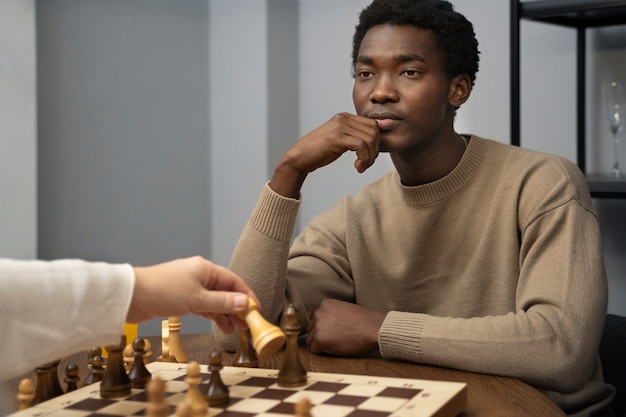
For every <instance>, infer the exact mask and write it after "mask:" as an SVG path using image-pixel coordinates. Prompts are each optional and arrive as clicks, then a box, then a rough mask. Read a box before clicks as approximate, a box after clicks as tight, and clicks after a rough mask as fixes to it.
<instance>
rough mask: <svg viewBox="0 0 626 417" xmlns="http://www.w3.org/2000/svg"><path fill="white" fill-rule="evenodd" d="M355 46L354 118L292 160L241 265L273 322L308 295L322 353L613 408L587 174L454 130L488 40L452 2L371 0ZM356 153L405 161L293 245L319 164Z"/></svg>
mask: <svg viewBox="0 0 626 417" xmlns="http://www.w3.org/2000/svg"><path fill="white" fill-rule="evenodd" d="M353 48H354V49H353V70H354V78H355V81H354V89H353V101H354V105H355V108H356V115H354V114H348V113H342V114H338V115H336V116H334V117H333V118H331V119H330V120H329V121H328V122H326V123H325V124H323V125H322V126H320V127H319V128H317V129H315V130H314V131H312V132H311V133H309V134H308V135H306V136H304V137H303V138H301V139H300V140H299V141H298V142H297V143H296V144H295V145H294V146H293V147H292V148H291V149H290V150H289V151H288V152H287V153H286V154H285V155H284V157H283V158H282V160H281V161H280V163H279V164H278V166H277V167H276V169H275V171H274V174H273V177H272V179H271V181H270V182H269V183H268V185H267V186H266V187H265V188H264V190H263V192H262V195H261V198H260V200H259V202H258V204H257V206H256V208H255V209H254V211H253V213H252V216H251V218H250V220H249V222H248V224H247V225H246V227H245V230H244V232H243V234H242V236H241V239H240V241H239V243H238V245H237V248H236V250H235V253H234V255H233V258H232V262H231V268H232V269H233V270H234V271H235V272H237V273H238V274H240V275H241V276H242V277H243V278H244V279H245V280H246V281H247V282H248V284H249V285H250V286H251V288H252V289H253V290H254V291H255V293H256V294H257V295H258V296H259V298H260V300H261V302H262V303H263V314H264V315H265V316H266V317H268V318H269V319H270V320H272V321H274V322H278V321H279V320H280V314H281V312H282V310H283V308H284V307H285V306H286V305H287V303H293V304H294V305H295V307H296V308H297V309H298V311H299V317H300V323H301V325H302V326H303V328H304V329H306V330H307V333H308V336H307V344H308V345H309V346H310V348H311V350H312V351H313V352H320V353H321V352H324V353H328V354H334V355H356V354H361V353H364V352H370V351H379V352H380V354H381V355H382V356H383V357H385V358H394V359H403V360H409V361H415V362H418V363H425V364H429V365H437V366H444V367H450V368H457V369H461V370H466V371H472V372H480V373H486V374H495V375H504V376H509V377H514V378H519V379H521V380H523V381H525V382H527V383H529V384H531V385H533V386H534V387H536V388H538V389H540V390H542V391H543V392H545V393H546V394H547V395H548V396H549V397H550V398H552V399H553V400H554V401H556V402H557V403H558V404H559V405H560V406H561V407H562V408H563V410H565V412H566V413H568V414H570V415H581V416H582V415H590V414H591V413H592V412H594V411H597V410H603V409H604V407H605V406H606V404H607V403H608V401H609V399H610V398H611V396H612V395H613V394H612V390H611V388H610V387H609V386H608V385H605V384H604V383H603V382H602V375H601V369H600V364H599V359H598V353H597V350H598V344H599V341H600V337H601V333H602V328H603V322H604V317H605V314H606V303H607V283H606V277H605V272H604V267H603V260H602V253H601V247H600V234H599V228H598V223H597V218H596V215H595V214H594V212H593V208H592V204H591V199H590V195H589V191H588V188H587V185H586V183H585V179H584V176H583V175H582V174H581V172H580V171H579V170H578V168H577V167H576V166H575V165H574V164H572V163H571V162H569V161H567V160H565V159H563V158H559V157H555V156H550V155H545V154H541V153H537V152H533V151H530V150H526V149H520V148H516V147H512V146H509V145H505V144H502V143H498V142H495V141H491V140H488V139H483V138H480V137H478V136H474V135H460V134H458V133H457V132H455V130H454V126H453V125H454V123H453V122H454V116H455V111H456V110H457V109H458V108H459V107H460V106H461V105H462V104H463V103H465V101H466V100H467V99H468V98H469V96H470V92H471V90H472V87H473V85H474V80H475V76H476V72H477V70H478V47H477V41H476V39H475V36H474V32H473V28H472V25H471V23H469V22H468V21H467V20H466V19H465V18H464V17H463V16H462V15H460V14H458V13H456V12H455V11H454V10H453V8H452V6H451V5H450V4H449V3H448V2H445V1H438V0H374V2H373V3H372V4H371V5H370V6H368V7H367V8H366V9H365V10H363V12H362V13H361V15H360V20H359V24H358V26H357V28H356V32H355V35H354V45H353ZM348 151H353V152H355V153H356V158H357V159H356V161H355V168H356V169H357V171H359V172H363V171H365V170H366V169H368V167H370V166H371V165H372V164H373V163H374V161H375V159H376V157H377V156H378V154H379V153H381V152H385V153H389V155H390V157H391V159H392V161H393V164H394V166H395V170H394V171H393V172H391V173H389V174H388V175H386V176H384V177H383V178H381V179H380V180H378V181H376V182H374V183H372V184H369V185H368V186H366V187H364V188H363V189H362V190H361V191H360V192H359V193H358V194H357V195H356V196H354V197H345V198H344V199H342V201H340V202H339V203H338V205H337V206H336V207H335V208H333V209H331V210H329V211H328V212H325V213H322V214H321V215H319V216H318V217H317V218H315V219H313V220H312V221H311V222H310V224H309V225H308V226H307V227H306V228H305V230H304V231H303V232H302V234H301V235H300V236H299V237H298V238H297V239H296V240H295V242H294V244H293V246H292V247H291V249H290V248H289V242H290V238H291V234H292V232H293V227H294V224H295V221H296V215H297V212H298V207H299V203H300V200H299V198H300V189H301V186H302V184H303V182H304V180H305V178H306V176H307V174H308V173H310V172H312V171H314V170H316V169H319V168H321V167H323V166H325V165H327V164H330V163H332V162H333V161H335V160H336V159H337V158H338V157H339V156H341V155H342V154H343V153H344V152H348ZM218 338H219V339H220V340H221V341H222V342H223V345H224V346H225V347H226V348H228V349H235V348H236V347H237V340H236V337H230V338H228V337H226V336H224V335H218Z"/></svg>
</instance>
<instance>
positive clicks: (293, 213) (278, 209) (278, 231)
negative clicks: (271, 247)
mask: <svg viewBox="0 0 626 417" xmlns="http://www.w3.org/2000/svg"><path fill="white" fill-rule="evenodd" d="M300 203H301V200H296V199H294V198H287V197H283V196H282V195H280V194H278V193H276V192H275V191H274V190H272V189H271V188H270V186H269V182H268V183H266V184H265V187H264V188H263V191H262V193H261V198H260V199H259V201H258V203H257V205H256V207H255V208H254V210H253V211H252V215H251V216H250V224H251V225H252V226H253V227H254V228H255V229H256V230H258V231H259V232H260V233H262V234H264V235H266V236H268V237H271V238H273V239H276V240H279V241H285V240H289V239H291V235H292V234H293V228H294V225H295V223H296V218H297V216H298V209H299V208H300Z"/></svg>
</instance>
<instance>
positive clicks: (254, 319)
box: [239, 297, 285, 358]
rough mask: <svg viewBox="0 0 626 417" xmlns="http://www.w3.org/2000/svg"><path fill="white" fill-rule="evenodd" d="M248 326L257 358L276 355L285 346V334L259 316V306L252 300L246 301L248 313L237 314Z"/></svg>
mask: <svg viewBox="0 0 626 417" xmlns="http://www.w3.org/2000/svg"><path fill="white" fill-rule="evenodd" d="M239 317H240V318H241V319H242V320H245V322H246V323H247V324H248V327H249V328H250V333H251V335H252V345H253V346H254V350H256V352H257V353H258V354H259V357H261V358H264V357H267V356H270V355H273V354H274V353H276V352H277V351H278V350H279V349H280V348H282V347H283V345H284V344H285V334H284V333H283V332H282V330H280V328H279V327H278V326H274V325H273V324H271V323H269V322H268V321H267V320H265V319H264V318H263V316H261V313H260V312H259V306H258V305H257V303H256V301H254V299H253V298H251V297H250V298H249V299H248V311H246V312H244V313H241V314H239Z"/></svg>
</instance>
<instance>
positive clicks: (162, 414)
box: [146, 377, 170, 417]
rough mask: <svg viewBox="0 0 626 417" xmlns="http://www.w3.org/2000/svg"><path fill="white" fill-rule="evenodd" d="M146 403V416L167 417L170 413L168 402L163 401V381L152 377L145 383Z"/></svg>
mask: <svg viewBox="0 0 626 417" xmlns="http://www.w3.org/2000/svg"><path fill="white" fill-rule="evenodd" d="M146 391H147V394H148V405H147V406H146V417H167V416H169V415H170V407H169V404H168V403H167V402H166V401H165V381H163V380H162V379H161V378H159V377H154V378H153V379H151V380H150V381H149V382H148V383H147V384H146Z"/></svg>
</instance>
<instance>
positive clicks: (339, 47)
mask: <svg viewBox="0 0 626 417" xmlns="http://www.w3.org/2000/svg"><path fill="white" fill-rule="evenodd" d="M368 3H369V0H342V1H341V2H337V1H335V0H299V1H297V2H296V1H293V0H291V1H290V0H266V1H263V2H259V1H256V2H251V1H244V0H230V1H228V0H205V1H178V2H170V1H167V0H138V1H135V2H127V1H119V0H117V1H116V0H108V1H98V0H56V1H40V2H38V3H37V6H38V17H39V22H38V23H39V25H38V26H39V27H38V30H39V32H38V38H37V39H38V41H39V42H40V44H39V46H38V48H39V50H38V53H39V59H40V62H39V68H38V69H39V85H40V86H39V93H40V96H39V123H40V126H39V169H40V174H39V189H40V192H39V195H40V201H39V229H40V233H39V254H38V255H39V256H40V257H43V258H51V257H65V256H70V257H85V258H87V259H104V260H110V261H116V262H119V261H130V262H135V263H148V262H157V261H160V260H164V259H169V258H172V257H176V256H187V255H191V254H202V255H205V256H208V257H210V258H212V259H214V260H215V261H216V262H218V263H221V264H227V263H228V260H229V257H230V253H231V251H232V249H233V247H234V245H235V242H236V240H237V237H238V235H239V233H240V231H241V229H242V228H243V225H244V224H245V222H246V220H247V218H248V216H249V214H250V211H251V210H252V208H253V206H254V203H255V202H256V199H257V197H258V195H259V193H260V190H261V187H262V185H263V183H264V182H265V181H267V179H268V178H269V176H270V175H271V171H272V169H273V166H274V165H275V163H276V161H277V160H278V158H280V156H281V155H282V153H283V152H284V150H286V149H287V148H288V147H289V146H290V144H291V143H293V142H294V141H295V140H297V139H298V137H299V136H301V135H303V134H305V133H307V132H308V131H310V130H311V129H313V128H315V127H316V126H318V125H319V124H321V123H323V122H324V121H326V120H327V119H329V118H330V117H331V116H332V115H333V114H334V113H337V112H340V111H353V106H352V102H351V86H352V78H351V77H350V71H349V70H350V65H349V64H350V61H349V60H350V48H351V36H352V31H353V28H354V25H355V24H356V18H357V14H358V12H359V11H360V10H361V8H362V7H364V6H365V5H367V4H368ZM454 3H455V4H456V6H457V8H458V10H460V11H461V12H463V13H465V14H466V15H467V16H468V18H469V19H470V20H472V21H473V22H474V24H475V29H476V32H477V36H478V38H479V42H480V48H481V51H482V55H481V70H480V72H479V74H478V80H477V84H476V88H475V90H474V92H473V94H472V97H471V98H470V101H469V102H468V103H467V104H466V105H465V106H464V107H463V108H462V109H461V111H460V112H459V116H458V120H457V127H458V130H460V131H463V132H473V133H476V134H479V135H482V136H486V137H491V138H493V139H496V140H500V141H502V142H508V141H509V113H508V112H509V110H508V108H509V103H508V100H509V91H508V83H509V73H508V68H509V67H508V65H509V63H508V60H509V58H508V2H502V1H496V0H456V1H454ZM2 7H6V6H2ZM609 38H610V36H609ZM592 42H594V43H593V45H592V46H593V48H594V50H593V55H592V58H591V60H592V62H593V63H595V64H593V65H591V66H592V68H595V67H596V66H597V68H604V66H603V65H602V64H603V62H604V61H603V60H606V59H608V60H609V61H611V62H613V61H614V60H617V62H622V61H620V59H622V58H620V57H623V56H624V48H620V49H617V50H614V49H610V48H609V49H607V48H606V46H605V45H606V42H604V41H598V42H596V41H595V40H590V43H592ZM574 44H575V35H574V33H573V31H571V30H567V29H562V28H555V27H551V26H547V25H540V24H536V23H529V22H524V23H523V25H522V70H523V75H522V83H523V90H522V109H523V118H522V143H523V145H524V146H527V147H530V148H534V149H539V150H544V151H547V152H552V153H556V154H560V155H563V156H566V157H568V158H570V159H574V157H575V144H574V135H575V131H574V128H575V126H574V79H575V73H574V59H575V53H574ZM607 56H608V58H607ZM618 67H619V66H618ZM624 67H625V66H624V65H621V68H624ZM601 72H602V71H601V70H593V71H590V79H591V80H592V82H590V89H591V90H592V91H594V86H595V84H597V80H598V78H597V77H603V76H604V75H603V74H602V73H601ZM0 77H6V75H3V73H2V72H0ZM594 77H595V78H594ZM0 80H1V79H0ZM546 92H550V94H547V93H546ZM22 93H23V94H25V95H27V91H22ZM591 96H593V95H591ZM6 117H7V116H6V115H3V114H0V119H2V120H4V119H5V118H6ZM589 117H590V119H593V118H594V117H595V116H594V115H592V114H590V116H589ZM1 125H2V123H0V126H1ZM591 125H592V123H590V129H596V131H594V132H590V137H591V134H593V135H594V137H596V136H597V137H599V139H598V140H595V141H593V143H592V155H593V156H591V158H592V159H593V160H592V161H591V162H590V163H591V165H590V167H591V169H594V170H600V169H603V168H604V167H606V166H608V165H609V163H610V157H609V154H608V152H610V151H607V150H606V146H610V142H608V139H607V140H605V139H606V135H607V134H608V132H606V131H604V132H601V131H602V128H601V126H596V127H595V128H594V127H591ZM603 135H604V136H603ZM601 136H602V137H604V138H600V137H601ZM622 151H624V149H622ZM27 153H28V152H27ZM622 161H624V164H626V160H625V159H622ZM352 162H353V156H352V155H346V156H345V157H342V158H341V159H340V160H339V161H338V162H337V163H335V164H333V165H331V166H329V167H326V168H325V169H324V170H319V171H316V172H315V173H313V174H312V175H310V176H309V178H308V179H307V182H306V184H305V187H304V189H303V198H304V201H303V206H302V211H301V215H300V224H304V223H305V222H306V221H308V220H309V219H310V218H311V217H312V216H314V215H315V214H317V213H318V212H319V211H321V210H323V209H326V208H328V207H330V206H331V205H333V204H334V203H335V202H336V200H337V199H338V198H339V197H340V196H341V195H343V194H345V193H353V192H355V191H356V190H357V189H358V188H359V187H360V186H362V185H363V184H364V183H366V182H369V181H371V180H372V179H374V178H376V177H378V176H380V175H382V174H383V173H384V172H387V171H388V170H389V169H391V163H390V162H389V160H388V158H387V157H386V156H381V157H380V158H379V160H378V161H377V163H376V165H375V166H374V167H373V169H371V170H370V171H368V172H367V173H365V174H363V175H359V174H357V173H356V172H355V171H354V169H353V167H352ZM10 169H11V168H6V167H4V166H0V171H1V172H3V173H4V172H10ZM33 170H34V169H33ZM338 179H341V180H340V181H338ZM0 184H1V183H0ZM28 190H29V185H25V186H24V188H23V189H20V191H23V192H25V193H27V192H28ZM3 194H4V193H3ZM595 204H596V207H597V208H598V212H599V214H600V219H601V226H602V229H603V243H604V253H605V259H606V263H607V271H608V273H609V279H610V291H611V294H610V306H609V309H610V311H612V312H617V313H621V314H626V302H625V301H626V277H625V276H624V275H625V274H624V271H626V263H625V262H626V257H625V256H624V254H625V253H626V237H624V236H625V235H624V232H623V231H624V230H626V229H625V228H624V222H625V220H624V219H625V217H626V216H625V213H626V200H596V201H595ZM27 206H28V204H26V207H27ZM5 213H10V212H7V211H6V208H2V216H1V217H3V218H6V217H7V216H9V217H10V216H11V215H12V214H5ZM15 216H16V217H18V218H20V219H21V220H23V221H24V222H25V223H28V222H29V221H32V219H30V220H29V219H28V215H27V210H25V211H24V212H23V215H22V213H19V214H18V215H15ZM12 234H13V236H17V237H18V238H20V237H21V236H22V235H24V234H23V233H22V231H12V232H11V233H10V234H9V236H11V235H12ZM26 234H27V233H26ZM28 256H29V255H28V254H26V255H24V257H28ZM183 326H184V327H183V331H189V332H192V331H205V330H206V329H207V328H210V326H209V325H207V323H205V322H203V321H198V320H195V321H194V320H191V319H189V318H185V321H184V325H183ZM141 332H142V333H144V334H156V333H158V332H159V327H158V323H152V322H151V323H149V324H148V325H142V328H141Z"/></svg>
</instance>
